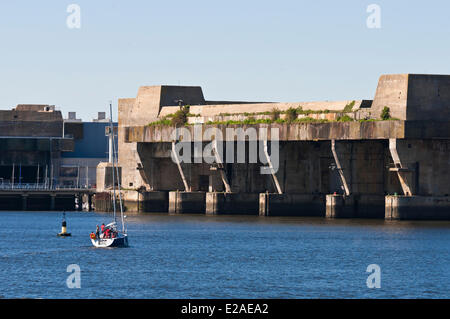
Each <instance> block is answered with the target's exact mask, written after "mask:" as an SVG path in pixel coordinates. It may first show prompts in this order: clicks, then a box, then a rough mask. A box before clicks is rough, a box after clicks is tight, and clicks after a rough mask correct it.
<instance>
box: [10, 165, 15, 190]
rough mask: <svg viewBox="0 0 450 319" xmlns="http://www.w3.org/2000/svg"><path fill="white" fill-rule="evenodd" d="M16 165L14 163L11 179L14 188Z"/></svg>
mask: <svg viewBox="0 0 450 319" xmlns="http://www.w3.org/2000/svg"><path fill="white" fill-rule="evenodd" d="M15 165H16V164H15V163H13V169H12V177H11V181H12V188H14V166H15Z"/></svg>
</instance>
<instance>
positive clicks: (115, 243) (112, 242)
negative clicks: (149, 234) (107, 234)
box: [91, 235, 128, 248]
mask: <svg viewBox="0 0 450 319" xmlns="http://www.w3.org/2000/svg"><path fill="white" fill-rule="evenodd" d="M91 242H92V245H94V246H95V247H99V248H106V247H128V236H127V235H120V236H119V237H116V238H96V239H92V238H91Z"/></svg>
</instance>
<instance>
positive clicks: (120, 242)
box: [90, 103, 128, 248]
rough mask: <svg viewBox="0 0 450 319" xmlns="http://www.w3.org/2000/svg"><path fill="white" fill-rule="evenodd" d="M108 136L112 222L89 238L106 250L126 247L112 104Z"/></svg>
mask: <svg viewBox="0 0 450 319" xmlns="http://www.w3.org/2000/svg"><path fill="white" fill-rule="evenodd" d="M109 113H110V119H109V128H110V130H109V134H111V137H110V138H111V141H112V182H113V212H114V215H113V221H112V222H111V223H109V224H107V225H106V226H105V228H104V230H103V231H102V233H101V234H100V233H99V232H97V233H91V235H90V238H91V242H92V245H94V246H95V247H100V248H106V247H128V234H127V229H126V227H125V219H124V215H123V205H122V195H121V193H120V179H119V178H118V176H119V174H118V173H119V170H118V168H117V165H116V146H115V143H114V128H113V124H112V103H110V104H109ZM116 178H117V187H118V193H119V206H120V216H121V226H122V227H121V229H119V225H118V223H117V218H116Z"/></svg>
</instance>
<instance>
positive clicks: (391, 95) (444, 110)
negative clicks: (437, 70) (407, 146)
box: [372, 74, 450, 121]
mask: <svg viewBox="0 0 450 319" xmlns="http://www.w3.org/2000/svg"><path fill="white" fill-rule="evenodd" d="M385 106H387V107H389V108H390V113H391V116H392V117H396V118H399V119H401V120H410V121H414V120H419V121H424V120H438V121H439V120H444V121H448V120H449V119H450V76H448V75H424V74H391V75H382V76H381V77H380V79H379V82H378V87H377V90H376V94H375V98H374V100H373V104H372V110H373V111H372V112H373V115H374V116H375V117H379V116H380V113H381V110H382V109H383V108H384V107H385Z"/></svg>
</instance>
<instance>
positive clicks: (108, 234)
mask: <svg viewBox="0 0 450 319" xmlns="http://www.w3.org/2000/svg"><path fill="white" fill-rule="evenodd" d="M110 233H111V230H110V229H109V228H106V230H105V236H104V237H105V238H109V236H110Z"/></svg>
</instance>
